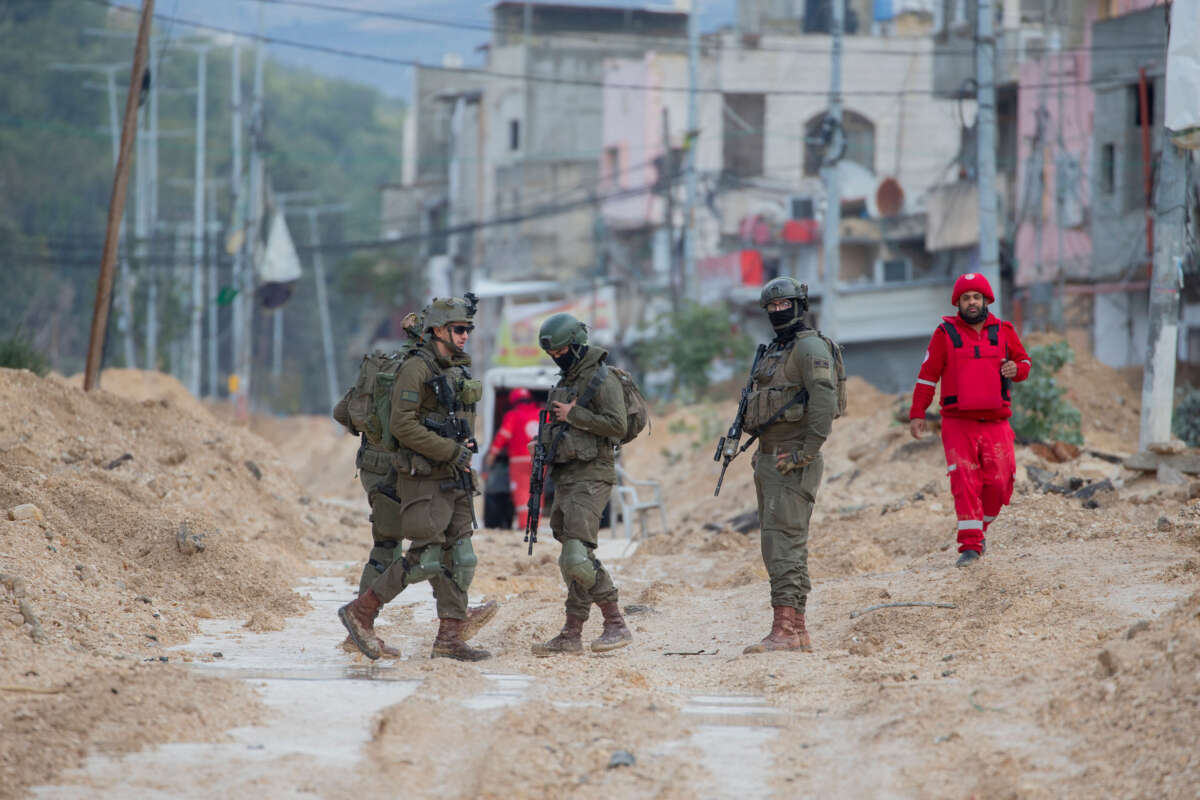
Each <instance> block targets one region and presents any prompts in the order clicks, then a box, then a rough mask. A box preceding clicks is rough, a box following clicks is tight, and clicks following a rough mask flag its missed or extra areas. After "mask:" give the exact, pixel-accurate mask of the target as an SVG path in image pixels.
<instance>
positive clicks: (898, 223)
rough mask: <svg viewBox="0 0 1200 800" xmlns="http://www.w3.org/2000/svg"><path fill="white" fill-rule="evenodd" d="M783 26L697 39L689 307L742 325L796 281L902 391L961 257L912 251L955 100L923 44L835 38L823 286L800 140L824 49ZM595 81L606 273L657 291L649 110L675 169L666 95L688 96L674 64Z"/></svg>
mask: <svg viewBox="0 0 1200 800" xmlns="http://www.w3.org/2000/svg"><path fill="white" fill-rule="evenodd" d="M780 27H781V26H780V25H775V24H772V25H771V26H770V30H771V32H770V33H761V34H756V35H752V36H750V35H747V34H746V33H745V32H741V31H724V32H720V33H717V34H713V35H709V36H706V37H704V40H703V47H702V63H701V67H700V80H699V83H700V86H701V90H702V94H701V96H700V101H699V120H700V123H699V134H698V136H697V138H696V139H695V143H694V146H695V147H696V156H697V170H698V173H699V183H700V185H701V192H700V195H701V200H700V203H699V205H698V207H697V209H696V211H695V212H694V213H695V220H696V228H697V261H696V271H697V275H696V291H695V293H694V296H696V297H697V298H698V299H700V300H702V301H704V300H715V299H717V298H732V299H734V300H735V301H740V302H742V303H744V304H745V306H746V308H747V310H748V311H749V312H750V318H754V312H755V311H756V310H757V306H756V302H757V297H758V290H759V288H760V287H761V284H762V282H763V281H764V280H767V279H769V278H771V277H774V276H776V275H792V276H794V277H796V278H797V279H799V280H802V281H805V282H806V283H808V285H809V295H810V298H811V299H812V302H813V310H814V312H815V314H816V316H817V319H818V321H819V322H820V324H822V325H825V326H826V327H831V328H835V329H836V332H837V336H838V339H839V341H841V342H843V343H844V344H845V345H846V348H847V364H848V368H849V369H850V370H851V371H856V370H857V371H860V372H862V373H863V374H866V375H867V376H868V377H870V378H871V379H872V380H873V381H875V382H876V383H877V384H879V385H880V386H882V387H884V388H887V389H898V388H900V387H901V386H904V385H906V384H911V378H912V375H911V373H912V372H913V370H914V369H915V364H918V363H919V362H920V356H921V353H922V352H923V350H924V348H925V345H926V344H927V342H928V338H929V335H930V333H931V332H932V330H933V327H934V325H935V324H936V322H937V319H938V317H939V316H940V315H941V314H942V313H945V311H946V308H947V306H948V304H949V300H948V286H949V281H950V280H951V277H950V276H951V274H952V271H953V269H954V268H955V266H956V264H957V263H958V262H957V261H956V260H955V258H954V254H953V253H943V254H936V253H931V252H929V251H928V250H927V248H926V247H925V238H926V232H927V231H926V222H927V209H926V198H927V195H928V193H929V191H930V190H931V189H932V188H933V187H935V186H936V185H938V184H939V183H941V182H942V179H943V176H944V175H945V174H946V173H947V172H948V170H949V169H950V168H951V167H952V166H953V164H954V162H955V158H956V155H957V154H958V152H959V146H960V140H961V125H960V122H959V117H958V109H957V103H956V102H954V101H951V100H949V99H945V98H938V97H933V96H931V95H930V93H929V92H928V86H929V85H930V83H931V82H932V79H933V78H932V74H931V72H930V67H931V64H932V51H933V43H932V41H931V40H930V39H929V37H928V36H927V35H926V36H911V37H910V36H890V37H876V36H847V37H846V39H845V40H844V60H843V63H844V68H843V70H844V71H843V92H844V95H845V98H844V103H843V106H844V122H843V125H844V128H845V130H846V137H847V142H846V149H845V152H844V154H843V159H842V162H841V165H840V167H839V171H840V173H841V176H842V186H843V190H842V204H843V224H842V246H841V250H840V254H841V270H840V275H838V276H837V277H836V279H834V280H827V279H826V277H825V276H824V275H823V274H822V268H821V264H822V253H821V244H820V235H819V231H820V224H819V222H818V220H819V218H820V217H821V216H822V215H823V213H824V204H825V199H824V189H823V185H822V182H821V179H820V176H819V166H820V161H821V154H820V152H819V151H818V149H817V146H816V145H815V144H814V143H811V142H810V141H809V139H810V134H813V133H815V132H816V130H817V129H818V128H819V126H820V123H821V121H822V119H823V117H824V115H825V112H826V108H827V100H828V98H827V89H828V85H829V75H830V64H831V39H830V37H829V36H827V35H823V34H803V33H790V34H785V33H777V32H776V31H777V30H778V29H779V28H780ZM796 27H797V28H798V29H801V28H802V27H803V20H801V21H800V22H799V23H797V25H796ZM606 80H607V81H608V88H607V89H606V92H605V96H604V98H605V106H604V125H603V132H604V142H603V148H604V155H603V156H602V159H601V162H600V167H601V172H602V181H603V184H602V185H603V186H605V187H606V194H615V195H616V196H615V197H614V198H613V199H611V200H608V201H606V202H605V204H604V206H603V212H604V223H605V227H606V229H607V230H606V233H607V241H608V242H609V247H610V252H609V255H610V258H611V265H610V269H611V270H612V272H613V273H614V274H617V275H628V276H636V277H637V279H638V280H640V281H641V282H642V283H643V285H650V286H672V284H671V282H670V277H669V269H668V261H669V252H668V247H667V246H666V243H665V242H664V240H663V230H664V221H665V219H666V217H665V214H666V209H667V199H666V194H665V191H664V185H663V184H664V181H663V180H662V176H661V174H660V172H659V170H658V169H657V168H656V166H655V164H656V162H657V163H659V164H662V163H663V159H662V157H663V155H664V146H663V136H662V129H663V111H664V110H665V111H666V112H667V119H668V123H667V124H668V137H667V138H668V141H669V143H670V147H671V149H672V150H673V151H676V155H674V158H679V157H680V156H679V155H678V153H679V152H681V151H682V149H683V148H684V146H685V144H686V143H687V142H686V139H685V128H686V102H687V97H686V93H684V92H678V91H672V89H673V88H677V87H682V86H686V85H687V64H686V59H685V58H683V57H682V56H679V55H676V54H658V53H651V54H647V55H646V56H644V57H642V58H639V59H613V60H610V61H609V63H608V67H607V72H606ZM632 86H637V87H642V86H650V87H654V89H656V90H654V89H652V90H651V91H643V90H640V89H632V88H629V87H632ZM668 163H669V162H668ZM885 179H888V180H886V181H885ZM885 183H886V188H885V187H884V186H883V185H884V184H885ZM682 184H683V182H682V180H677V181H675V186H676V189H675V193H674V196H673V198H672V202H673V206H674V209H675V211H676V217H675V218H674V219H673V220H672V228H673V230H674V231H676V232H677V231H678V229H679V227H680V226H681V225H682V224H683V222H684V219H683V215H682V209H683V207H684V194H683V190H682ZM639 188H640V189H649V191H642V192H640V193H639V192H638V191H637V190H638V189H639ZM897 190H898V191H897ZM881 193H882V194H881ZM880 199H882V200H883V203H882V204H881V203H880V202H879V200H880ZM880 205H882V206H884V207H883V208H880ZM676 235H678V234H677V233H676ZM831 291H832V292H836V293H837V300H838V302H837V303H835V304H833V306H834V308H835V309H836V312H835V313H836V318H834V319H832V320H831V319H830V318H829V317H828V316H825V312H824V306H825V303H824V298H825V297H826V296H827V293H829V292H831ZM831 323H832V324H831ZM901 353H903V354H904V357H903V358H897V357H890V358H876V357H875V356H878V355H886V356H897V355H898V354H901ZM893 366H894V367H895V368H894V369H892V367H893Z"/></svg>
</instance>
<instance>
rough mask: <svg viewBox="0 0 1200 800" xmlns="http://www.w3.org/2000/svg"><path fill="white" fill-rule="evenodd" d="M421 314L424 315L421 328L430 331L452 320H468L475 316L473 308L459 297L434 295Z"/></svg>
mask: <svg viewBox="0 0 1200 800" xmlns="http://www.w3.org/2000/svg"><path fill="white" fill-rule="evenodd" d="M422 314H423V316H424V317H425V320H424V322H423V324H422V329H423V330H427V331H431V330H433V329H434V328H441V327H443V326H445V325H449V324H450V323H452V322H470V321H471V319H472V318H473V317H474V316H475V308H474V306H473V304H471V303H470V302H469V301H468V300H465V299H463V298H461V297H435V298H433V302H432V303H430V304H429V305H427V306H426V307H425V310H424V311H423V312H422Z"/></svg>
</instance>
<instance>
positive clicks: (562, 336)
mask: <svg viewBox="0 0 1200 800" xmlns="http://www.w3.org/2000/svg"><path fill="white" fill-rule="evenodd" d="M587 341H588V337H587V325H584V324H583V323H582V322H580V321H579V320H577V319H576V318H575V317H573V316H571V315H570V314H568V313H566V312H565V311H564V312H559V313H558V314H552V315H551V316H549V317H547V318H546V321H545V322H543V323H542V327H541V329H539V330H538V345H540V346H541V348H542V349H543V350H545V351H547V352H549V351H550V350H561V349H562V348H564V347H568V346H569V347H571V348H572V349H574V348H575V347H582V346H584V345H586V344H587Z"/></svg>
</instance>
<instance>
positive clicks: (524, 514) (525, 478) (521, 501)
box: [508, 456, 533, 530]
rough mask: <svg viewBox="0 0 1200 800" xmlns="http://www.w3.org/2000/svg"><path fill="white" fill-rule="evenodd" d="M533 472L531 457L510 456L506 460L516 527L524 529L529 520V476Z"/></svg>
mask: <svg viewBox="0 0 1200 800" xmlns="http://www.w3.org/2000/svg"><path fill="white" fill-rule="evenodd" d="M532 474H533V459H532V458H530V457H529V456H524V457H522V456H511V457H510V458H509V460H508V489H509V491H510V492H512V502H513V508H514V509H516V511H517V528H518V529H519V530H525V524H526V523H527V522H528V521H529V476H530V475H532Z"/></svg>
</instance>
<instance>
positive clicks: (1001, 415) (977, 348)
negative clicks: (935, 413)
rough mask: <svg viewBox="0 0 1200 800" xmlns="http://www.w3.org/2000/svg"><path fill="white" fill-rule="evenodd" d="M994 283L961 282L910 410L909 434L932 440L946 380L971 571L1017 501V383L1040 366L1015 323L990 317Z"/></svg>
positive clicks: (963, 541) (974, 276)
mask: <svg viewBox="0 0 1200 800" xmlns="http://www.w3.org/2000/svg"><path fill="white" fill-rule="evenodd" d="M993 300H994V295H993V294H992V287H991V284H989V283H988V280H987V278H985V277H984V276H983V275H981V274H980V273H978V272H968V273H966V274H965V275H961V276H959V278H958V280H956V281H955V282H954V291H953V292H952V294H951V300H950V302H951V303H953V304H954V305H955V306H957V307H958V313H957V314H956V315H954V316H949V317H942V323H941V324H940V325H938V327H937V329H936V330H935V331H934V332H933V338H932V339H930V341H929V349H928V350H926V351H925V360H924V361H923V362H922V363H921V369H920V372H919V373H918V375H917V383H916V386H915V387H914V388H913V399H912V407H911V408H910V409H909V412H908V418H909V431H910V432H911V433H912V436H913V438H914V439H919V438H921V437H922V436H924V435H925V433H926V431H927V426H926V423H925V409H926V408H928V407H929V404H930V402H932V400H933V390H934V387H936V386H937V383H938V381H939V380H940V381H941V382H942V392H941V412H942V448H943V450H945V453H946V471H947V473H948V474H949V475H950V492H951V494H953V495H954V511H955V513H956V514H957V516H958V552H959V556H958V561H957V562H956V566H959V567H966V566H969V565H971V564H973V563H975V562H976V561H978V560H979V558H980V557H981V556H982V555H983V554H984V552H986V549H987V545H986V541H985V539H984V537H985V535H986V534H987V530H988V527H989V526H990V525H991V524H992V523H993V522H994V521H995V520H996V517H997V516H998V515H999V514H1000V509H1001V507H1003V506H1006V505H1008V501H1009V500H1010V499H1011V498H1012V491H1013V478H1014V475H1015V473H1016V456H1015V454H1014V453H1013V431H1012V428H1011V427H1010V426H1009V424H1008V419H1009V417H1011V416H1012V401H1011V399H1010V397H1009V391H1008V390H1009V384H1010V382H1011V381H1023V380H1025V379H1026V378H1028V377H1029V370H1030V368H1031V367H1032V366H1033V362H1032V361H1030V359H1029V354H1028V353H1026V352H1025V348H1024V347H1022V346H1021V340H1020V339H1019V338H1018V337H1017V332H1016V330H1015V329H1014V328H1013V326H1012V323H1010V322H1006V321H1004V320H1001V319H1000V318H999V317H997V316H996V315H994V314H991V313H989V312H988V303H991V302H993Z"/></svg>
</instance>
